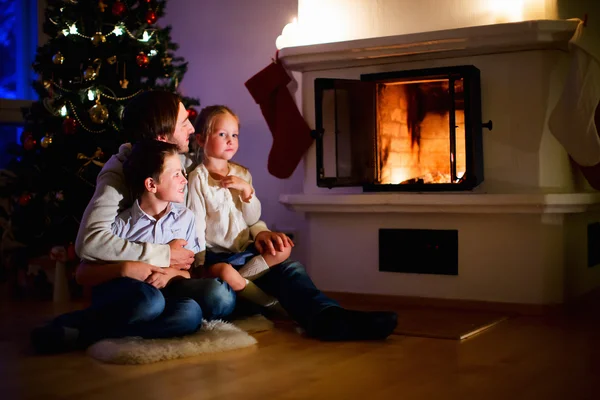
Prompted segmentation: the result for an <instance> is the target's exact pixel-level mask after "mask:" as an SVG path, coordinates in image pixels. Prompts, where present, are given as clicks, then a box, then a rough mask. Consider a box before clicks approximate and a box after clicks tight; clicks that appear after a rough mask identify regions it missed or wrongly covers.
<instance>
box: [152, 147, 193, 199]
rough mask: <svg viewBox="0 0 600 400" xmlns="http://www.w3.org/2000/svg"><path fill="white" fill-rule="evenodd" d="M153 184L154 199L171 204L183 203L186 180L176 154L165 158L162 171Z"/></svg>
mask: <svg viewBox="0 0 600 400" xmlns="http://www.w3.org/2000/svg"><path fill="white" fill-rule="evenodd" d="M154 184H155V189H156V191H155V194H156V197H157V198H158V199H160V200H163V201H171V202H173V203H184V202H185V186H186V185H187V179H185V175H184V174H183V170H182V169H181V160H180V159H179V156H178V155H177V154H171V155H168V156H166V157H165V163H164V166H163V171H162V172H161V174H160V176H159V178H158V182H154Z"/></svg>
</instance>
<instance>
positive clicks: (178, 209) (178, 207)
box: [131, 199, 185, 224]
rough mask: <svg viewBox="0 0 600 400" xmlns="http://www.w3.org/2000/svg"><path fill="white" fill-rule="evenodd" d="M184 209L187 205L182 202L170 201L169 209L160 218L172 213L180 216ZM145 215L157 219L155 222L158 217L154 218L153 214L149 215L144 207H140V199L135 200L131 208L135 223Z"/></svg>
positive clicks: (150, 218)
mask: <svg viewBox="0 0 600 400" xmlns="http://www.w3.org/2000/svg"><path fill="white" fill-rule="evenodd" d="M184 209H185V207H184V206H183V205H182V204H178V203H173V202H170V203H169V205H168V206H167V211H166V212H165V213H164V214H163V216H162V217H161V218H159V219H163V218H165V217H166V216H168V215H169V214H171V213H172V214H173V215H175V216H179V215H180V214H181V213H182V212H183V210H184ZM143 217H144V218H148V219H149V220H151V221H155V222H156V221H157V219H156V218H154V217H153V216H152V215H149V214H147V213H146V212H145V211H144V210H142V208H141V207H140V200H139V199H137V200H136V201H135V203H133V206H132V209H131V218H132V222H133V223H134V224H135V223H136V222H137V221H138V220H139V219H140V218H143Z"/></svg>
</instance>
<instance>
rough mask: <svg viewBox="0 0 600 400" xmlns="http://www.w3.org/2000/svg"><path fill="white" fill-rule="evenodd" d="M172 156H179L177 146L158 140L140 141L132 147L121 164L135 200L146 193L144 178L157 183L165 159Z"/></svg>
mask: <svg viewBox="0 0 600 400" xmlns="http://www.w3.org/2000/svg"><path fill="white" fill-rule="evenodd" d="M174 154H175V155H176V154H179V151H178V149H177V145H176V144H172V143H167V142H163V141H160V140H142V141H140V142H138V143H136V144H134V145H133V148H132V149H131V154H130V155H129V157H128V158H127V160H126V161H125V162H124V163H123V174H124V175H125V181H126V182H127V185H128V186H129V188H130V189H131V191H132V193H133V195H134V196H135V198H136V199H137V198H139V197H140V196H141V195H142V194H143V193H144V192H145V191H146V186H145V183H144V182H145V180H146V178H152V179H154V180H155V181H157V182H159V178H160V174H161V173H162V172H163V170H164V166H165V158H166V157H167V156H170V155H174Z"/></svg>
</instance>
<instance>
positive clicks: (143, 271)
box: [122, 261, 166, 282]
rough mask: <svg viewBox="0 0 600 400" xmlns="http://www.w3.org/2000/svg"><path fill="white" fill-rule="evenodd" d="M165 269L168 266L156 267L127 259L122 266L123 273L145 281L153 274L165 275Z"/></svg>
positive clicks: (128, 276)
mask: <svg viewBox="0 0 600 400" xmlns="http://www.w3.org/2000/svg"><path fill="white" fill-rule="evenodd" d="M164 269H166V268H160V267H155V266H154V265H150V264H147V263H144V262H141V261H125V262H124V263H123V266H122V275H123V276H125V277H127V278H131V279H137V280H138V281H142V282H144V281H145V280H146V279H148V277H150V276H151V275H154V274H157V275H164V274H165V271H164Z"/></svg>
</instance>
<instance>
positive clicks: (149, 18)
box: [146, 10, 158, 25]
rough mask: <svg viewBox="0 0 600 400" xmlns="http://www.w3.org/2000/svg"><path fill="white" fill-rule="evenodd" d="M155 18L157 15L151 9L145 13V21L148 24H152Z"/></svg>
mask: <svg viewBox="0 0 600 400" xmlns="http://www.w3.org/2000/svg"><path fill="white" fill-rule="evenodd" d="M157 18H158V17H157V16H156V13H155V12H154V11H152V10H148V12H147V13H146V22H147V23H148V25H152V24H153V23H155V22H156V19H157Z"/></svg>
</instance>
